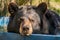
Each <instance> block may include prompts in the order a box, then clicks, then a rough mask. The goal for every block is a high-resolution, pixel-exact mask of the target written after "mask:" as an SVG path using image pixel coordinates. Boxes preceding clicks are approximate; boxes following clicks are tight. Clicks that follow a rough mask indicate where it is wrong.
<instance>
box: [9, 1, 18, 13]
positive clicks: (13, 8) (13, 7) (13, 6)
mask: <svg viewBox="0 0 60 40" xmlns="http://www.w3.org/2000/svg"><path fill="white" fill-rule="evenodd" d="M8 11H9V13H10V14H13V13H15V12H17V11H18V6H17V4H16V3H13V2H11V3H9V5H8Z"/></svg>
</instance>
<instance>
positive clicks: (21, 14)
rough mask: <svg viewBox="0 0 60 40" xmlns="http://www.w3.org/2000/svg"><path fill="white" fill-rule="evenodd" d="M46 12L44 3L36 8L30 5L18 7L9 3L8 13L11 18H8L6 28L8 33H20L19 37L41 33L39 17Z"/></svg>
mask: <svg viewBox="0 0 60 40" xmlns="http://www.w3.org/2000/svg"><path fill="white" fill-rule="evenodd" d="M46 10H47V5H46V3H41V4H39V5H38V6H37V7H34V6H30V5H26V6H20V7H18V6H17V5H16V4H15V3H10V4H9V6H8V11H9V12H10V14H11V15H12V17H11V16H10V22H9V24H8V27H7V30H8V32H15V33H20V34H21V35H31V34H32V33H41V30H40V29H41V28H40V27H41V17H42V16H43V15H44V14H45V12H46ZM11 19H12V20H11ZM46 23H47V22H46ZM46 29H47V27H46Z"/></svg>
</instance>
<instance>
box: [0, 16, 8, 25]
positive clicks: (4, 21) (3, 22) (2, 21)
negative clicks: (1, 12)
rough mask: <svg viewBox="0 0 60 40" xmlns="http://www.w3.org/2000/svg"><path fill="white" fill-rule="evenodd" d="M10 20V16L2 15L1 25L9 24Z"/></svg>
mask: <svg viewBox="0 0 60 40" xmlns="http://www.w3.org/2000/svg"><path fill="white" fill-rule="evenodd" d="M8 22H9V17H0V26H7V25H8Z"/></svg>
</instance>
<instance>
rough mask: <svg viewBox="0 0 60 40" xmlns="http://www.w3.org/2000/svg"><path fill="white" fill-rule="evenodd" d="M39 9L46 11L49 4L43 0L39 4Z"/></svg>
mask: <svg viewBox="0 0 60 40" xmlns="http://www.w3.org/2000/svg"><path fill="white" fill-rule="evenodd" d="M37 9H38V10H40V11H41V12H43V13H45V12H46V10H47V4H46V3H45V2H42V3H40V4H39V5H38V6H37Z"/></svg>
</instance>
